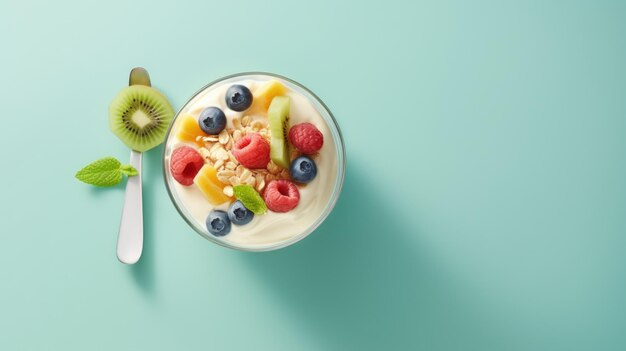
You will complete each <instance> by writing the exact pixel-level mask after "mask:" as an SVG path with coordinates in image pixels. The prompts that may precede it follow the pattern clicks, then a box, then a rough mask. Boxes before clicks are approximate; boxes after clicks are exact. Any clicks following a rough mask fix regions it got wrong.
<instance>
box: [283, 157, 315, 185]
mask: <svg viewBox="0 0 626 351" xmlns="http://www.w3.org/2000/svg"><path fill="white" fill-rule="evenodd" d="M289 174H290V175H291V179H293V180H295V181H296V182H298V183H309V182H310V181H312V180H313V179H314V178H315V176H316V175H317V166H316V165H315V162H314V161H313V160H312V159H310V158H309V157H307V156H300V157H298V158H296V159H295V160H293V162H291V167H289Z"/></svg>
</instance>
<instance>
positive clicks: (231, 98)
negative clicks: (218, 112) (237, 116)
mask: <svg viewBox="0 0 626 351" xmlns="http://www.w3.org/2000/svg"><path fill="white" fill-rule="evenodd" d="M250 105H252V93H251V92H250V89H248V88H247V87H245V86H243V85H240V84H235V85H231V86H230V88H228V90H226V106H228V108H229V109H231V110H233V111H237V112H241V111H245V110H247V109H248V107H250Z"/></svg>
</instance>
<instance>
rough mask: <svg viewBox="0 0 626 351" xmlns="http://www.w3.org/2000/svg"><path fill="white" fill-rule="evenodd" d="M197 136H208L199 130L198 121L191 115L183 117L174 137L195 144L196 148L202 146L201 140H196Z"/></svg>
mask: <svg viewBox="0 0 626 351" xmlns="http://www.w3.org/2000/svg"><path fill="white" fill-rule="evenodd" d="M199 136H201V137H206V136H208V135H207V134H206V133H205V132H204V131H202V129H200V125H199V124H198V120H197V119H196V118H194V117H192V116H191V115H186V116H183V119H182V121H180V127H179V128H178V133H176V137H177V138H178V139H180V140H183V141H189V142H192V143H196V144H197V145H198V146H204V142H203V141H202V140H200V141H197V140H196V138H197V137H199Z"/></svg>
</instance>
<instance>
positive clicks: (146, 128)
mask: <svg viewBox="0 0 626 351" xmlns="http://www.w3.org/2000/svg"><path fill="white" fill-rule="evenodd" d="M172 117H174V110H173V109H172V106H171V105H170V103H169V102H168V101H167V99H166V98H165V96H164V95H163V94H161V93H160V92H159V91H158V90H156V89H154V88H151V87H149V86H145V85H131V86H129V87H126V88H124V89H122V91H120V92H119V94H117V96H116V97H115V99H114V100H113V102H111V106H110V107H109V127H110V128H111V131H112V132H113V133H114V134H115V135H117V137H118V138H120V140H122V142H124V144H126V145H127V146H128V147H129V148H131V149H133V150H136V151H141V152H144V151H148V150H150V149H152V148H153V147H155V146H157V145H159V144H161V143H162V142H163V141H164V140H165V134H166V133H167V128H168V127H169V125H170V122H171V121H172Z"/></svg>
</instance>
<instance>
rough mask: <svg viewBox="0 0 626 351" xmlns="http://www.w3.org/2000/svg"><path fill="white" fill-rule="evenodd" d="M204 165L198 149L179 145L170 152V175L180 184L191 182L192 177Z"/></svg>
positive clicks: (189, 183)
mask: <svg viewBox="0 0 626 351" xmlns="http://www.w3.org/2000/svg"><path fill="white" fill-rule="evenodd" d="M202 166H204V159H203V158H202V156H200V154H199V153H198V151H196V150H195V149H194V148H192V147H189V146H181V147H179V148H178V149H176V150H174V152H172V156H171V157H170V172H171V173H172V177H174V179H176V181H177V182H179V183H180V184H182V185H186V186H188V185H191V184H193V178H194V177H195V176H196V174H198V172H199V171H200V168H202Z"/></svg>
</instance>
